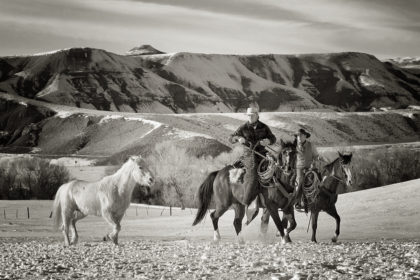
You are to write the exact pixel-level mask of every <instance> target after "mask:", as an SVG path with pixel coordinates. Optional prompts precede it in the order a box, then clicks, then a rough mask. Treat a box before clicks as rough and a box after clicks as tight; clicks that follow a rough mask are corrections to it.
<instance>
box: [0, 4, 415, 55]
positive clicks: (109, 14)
mask: <svg viewBox="0 0 420 280" xmlns="http://www.w3.org/2000/svg"><path fill="white" fill-rule="evenodd" d="M419 2H420V1H412V0H406V1H404V5H402V4H401V3H400V2H397V1H395V2H394V1H390V0H381V1H379V0H364V1H361V0H346V1H336V0H334V1H333V0H316V1H314V0H299V1H292V0H260V1H258V2H257V1H253V0H252V1H251V0H230V1H222V0H176V1H173V0H160V1H159V2H156V1H152V0H132V1H129V0H72V1H65V0H31V1H30V0H3V1H2V9H1V10H0V38H1V39H2V41H4V42H6V41H7V42H6V43H2V46H1V48H0V55H8V54H15V53H16V52H18V51H21V52H23V53H34V52H40V51H44V50H51V48H55V47H57V46H59V47H60V48H61V47H63V48H64V47H71V46H77V45H78V44H79V45H83V46H91V47H98V48H104V49H107V50H110V51H114V52H117V53H124V52H125V51H127V50H129V49H131V48H132V47H134V46H137V45H140V44H146V43H147V44H152V45H154V46H155V47H156V48H158V49H162V50H163V51H168V52H176V51H192V52H207V53H235V54H247V53H313V52H334V51H347V50H348V51H362V52H369V53H372V54H375V55H378V56H402V55H404V56H405V55H419V54H418V53H417V52H418V47H417V46H418V45H419V44H420V36H418V35H419V32H420V31H419V30H420V23H419V21H418V20H417V17H418V16H417V15H418V12H419V11H420V7H419V4H418V3H419ZM4 38H7V40H5V39H4ZM37 38H42V40H41V39H39V40H38V39H37ZM402 44H403V46H401V45H402Z"/></svg>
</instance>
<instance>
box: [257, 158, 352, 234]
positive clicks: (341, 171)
mask: <svg viewBox="0 0 420 280" xmlns="http://www.w3.org/2000/svg"><path fill="white" fill-rule="evenodd" d="M338 155H339V157H338V158H336V159H335V160H334V161H332V162H331V163H329V164H328V165H326V166H325V167H324V168H323V170H322V171H321V173H320V175H321V177H322V178H320V179H321V182H320V185H319V187H318V188H313V187H312V182H313V180H314V179H315V177H314V176H317V175H315V174H314V173H313V172H310V173H309V174H308V173H307V175H306V176H305V177H306V179H305V182H304V186H303V192H304V193H306V195H307V196H308V198H309V199H308V204H309V205H308V209H309V211H310V212H311V217H310V219H311V221H312V238H311V241H313V242H317V241H316V229H317V226H318V216H319V212H321V211H325V212H326V213H327V214H329V215H330V216H332V217H333V218H334V219H335V220H336V230H335V235H334V237H333V238H332V242H337V239H338V236H339V235H340V222H341V218H340V215H338V213H337V209H336V207H335V203H336V202H337V198H338V186H339V185H340V184H345V185H347V186H351V184H352V174H351V170H350V162H351V158H352V154H347V155H342V154H341V153H338ZM283 156H286V157H285V158H284V160H285V163H286V164H290V166H294V164H293V161H292V160H290V161H288V159H287V157H293V156H294V154H293V153H288V154H286V155H283ZM288 169H290V167H288ZM269 218H270V217H269V215H267V214H264V215H263V217H262V219H261V229H263V228H266V227H267V225H268V221H269ZM283 226H284V227H287V219H284V218H283ZM265 231H266V229H265ZM262 232H264V231H263V230H262Z"/></svg>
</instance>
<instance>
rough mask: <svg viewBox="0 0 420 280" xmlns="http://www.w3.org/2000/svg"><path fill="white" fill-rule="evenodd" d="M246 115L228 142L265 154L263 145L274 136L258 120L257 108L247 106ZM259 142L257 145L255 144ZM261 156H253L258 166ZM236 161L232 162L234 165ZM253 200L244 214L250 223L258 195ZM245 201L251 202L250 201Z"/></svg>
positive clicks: (268, 142) (255, 213)
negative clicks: (244, 121)
mask: <svg viewBox="0 0 420 280" xmlns="http://www.w3.org/2000/svg"><path fill="white" fill-rule="evenodd" d="M246 115H247V116H248V121H247V122H246V123H245V124H243V125H241V126H240V127H239V128H238V129H237V130H236V131H235V132H234V133H233V134H232V135H231V136H230V137H229V142H230V143H232V144H233V143H236V142H238V143H241V144H243V145H247V146H249V147H250V148H254V147H255V151H256V152H258V153H259V154H262V155H265V154H266V153H267V150H266V149H265V148H264V147H265V146H268V145H272V144H274V143H275V142H276V136H274V134H273V133H272V132H271V130H270V128H269V127H268V126H267V125H266V124H264V123H262V122H261V121H259V115H258V110H257V109H256V108H248V109H247V110H246ZM257 144H259V145H257ZM262 159H263V158H262V157H261V156H259V155H256V156H255V163H256V165H257V166H258V165H259V163H260V162H261V160H262ZM236 165H237V163H235V164H234V166H236ZM254 202H255V204H256V205H255V208H254V209H253V207H250V209H248V207H247V211H246V215H247V218H248V223H250V222H251V221H252V220H253V219H254V218H255V216H256V215H257V214H258V208H259V200H258V197H257V199H256V200H254ZM247 203H251V202H250V201H249V202H247ZM252 204H254V203H252Z"/></svg>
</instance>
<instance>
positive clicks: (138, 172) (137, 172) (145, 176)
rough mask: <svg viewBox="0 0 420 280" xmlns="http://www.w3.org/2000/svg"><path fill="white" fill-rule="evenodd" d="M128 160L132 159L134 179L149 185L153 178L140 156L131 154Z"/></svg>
mask: <svg viewBox="0 0 420 280" xmlns="http://www.w3.org/2000/svg"><path fill="white" fill-rule="evenodd" d="M129 160H130V161H132V162H133V163H134V164H135V165H136V168H134V172H133V178H134V180H135V181H136V182H137V183H138V184H140V185H142V186H147V187H150V186H152V184H153V182H154V179H153V176H152V173H151V172H150V170H149V169H148V168H147V167H146V164H145V162H144V160H143V159H142V157H141V156H131V157H130V159H129Z"/></svg>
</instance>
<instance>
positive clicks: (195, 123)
mask: <svg viewBox="0 0 420 280" xmlns="http://www.w3.org/2000/svg"><path fill="white" fill-rule="evenodd" d="M0 108H1V109H2V112H3V113H2V114H1V115H0V127H1V135H0V136H1V138H0V140H1V142H0V144H2V145H3V146H4V147H3V148H2V150H3V151H13V149H16V150H17V151H21V152H28V151H31V150H34V149H35V150H34V151H36V152H39V153H43V154H60V155H81V156H82V155H85V156H98V157H118V156H119V155H121V156H123V155H127V154H138V153H142V154H147V153H149V152H150V151H151V150H153V148H154V147H155V145H156V144H158V143H160V142H165V141H171V142H172V143H173V144H174V145H179V146H182V147H186V148H188V149H189V150H190V152H191V153H193V154H194V155H196V156H201V155H212V156H214V155H217V154H219V153H221V152H223V151H227V150H230V149H231V147H232V145H231V144H230V143H228V141H227V139H228V136H229V135H230V134H231V133H232V132H233V131H234V130H236V128H237V127H239V125H240V124H242V123H243V122H244V121H245V120H246V116H245V115H244V114H243V113H225V114H220V113H200V114H138V113H127V112H110V111H99V110H91V109H82V108H76V107H71V106H64V105H56V104H51V103H47V102H43V101H36V100H33V99H29V98H24V97H19V96H14V95H7V94H3V95H0ZM260 117H261V120H262V121H263V122H265V123H267V124H268V125H269V126H270V127H271V129H272V131H273V133H274V134H275V135H276V136H277V137H278V138H282V139H283V140H292V135H293V134H294V133H295V131H297V130H298V129H299V128H300V127H304V128H306V129H307V130H309V131H310V132H311V134H312V137H311V139H312V141H313V142H315V143H316V144H317V145H320V146H337V145H340V146H347V145H355V144H366V143H384V142H386V143H393V142H408V141H419V140H420V112H419V111H418V110H408V109H406V110H390V111H386V112H267V113H261V116H260Z"/></svg>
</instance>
